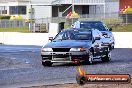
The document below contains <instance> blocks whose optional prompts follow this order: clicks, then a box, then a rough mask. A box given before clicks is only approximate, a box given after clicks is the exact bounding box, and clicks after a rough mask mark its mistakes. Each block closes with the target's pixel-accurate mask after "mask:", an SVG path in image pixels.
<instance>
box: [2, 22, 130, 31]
mask: <svg viewBox="0 0 132 88" xmlns="http://www.w3.org/2000/svg"><path fill="white" fill-rule="evenodd" d="M70 27H71V26H70V25H68V24H65V28H70ZM112 29H113V30H112V31H113V32H132V24H117V25H116V24H115V25H113V26H112ZM0 32H23V33H30V32H29V30H28V27H20V28H0Z"/></svg>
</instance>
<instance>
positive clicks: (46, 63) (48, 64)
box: [42, 62, 53, 66]
mask: <svg viewBox="0 0 132 88" xmlns="http://www.w3.org/2000/svg"><path fill="white" fill-rule="evenodd" d="M52 64H53V63H51V62H42V65H43V66H52Z"/></svg>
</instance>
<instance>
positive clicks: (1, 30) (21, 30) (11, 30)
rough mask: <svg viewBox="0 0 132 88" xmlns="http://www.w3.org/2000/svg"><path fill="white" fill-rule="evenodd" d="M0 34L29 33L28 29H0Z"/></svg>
mask: <svg viewBox="0 0 132 88" xmlns="http://www.w3.org/2000/svg"><path fill="white" fill-rule="evenodd" d="M0 32H24V33H28V32H29V30H28V27H20V28H0Z"/></svg>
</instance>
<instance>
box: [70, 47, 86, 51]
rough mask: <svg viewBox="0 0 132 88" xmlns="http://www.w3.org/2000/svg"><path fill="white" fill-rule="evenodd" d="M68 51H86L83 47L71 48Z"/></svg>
mask: <svg viewBox="0 0 132 88" xmlns="http://www.w3.org/2000/svg"><path fill="white" fill-rule="evenodd" d="M70 51H80V52H84V51H86V49H85V48H71V49H70Z"/></svg>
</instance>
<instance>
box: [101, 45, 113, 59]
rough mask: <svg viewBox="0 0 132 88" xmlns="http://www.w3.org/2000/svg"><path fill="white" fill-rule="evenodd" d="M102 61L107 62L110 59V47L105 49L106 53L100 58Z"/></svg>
mask: <svg viewBox="0 0 132 88" xmlns="http://www.w3.org/2000/svg"><path fill="white" fill-rule="evenodd" d="M101 59H102V61H103V62H109V61H110V60H111V50H110V48H108V49H107V54H106V56H105V57H102V58H101Z"/></svg>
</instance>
